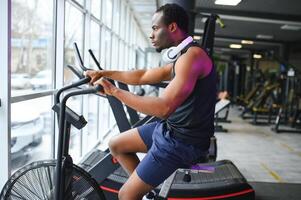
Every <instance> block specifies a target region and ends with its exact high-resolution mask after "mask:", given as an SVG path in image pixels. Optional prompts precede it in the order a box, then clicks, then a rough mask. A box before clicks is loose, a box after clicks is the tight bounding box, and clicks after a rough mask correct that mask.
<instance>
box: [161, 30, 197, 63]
mask: <svg viewBox="0 0 301 200" xmlns="http://www.w3.org/2000/svg"><path fill="white" fill-rule="evenodd" d="M192 41H193V39H192V37H191V36H188V37H187V38H186V39H185V40H183V41H182V42H181V43H180V44H179V45H178V46H176V47H170V48H168V49H167V50H166V51H165V52H164V53H163V55H162V59H163V61H164V62H166V63H171V62H174V61H175V60H177V58H178V57H179V56H180V55H181V53H180V52H181V51H182V50H183V49H184V48H185V47H186V46H187V45H188V44H190V43H191V42H192Z"/></svg>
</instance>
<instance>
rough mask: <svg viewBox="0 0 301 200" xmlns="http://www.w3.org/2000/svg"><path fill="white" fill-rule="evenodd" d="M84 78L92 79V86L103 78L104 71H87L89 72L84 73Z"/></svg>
mask: <svg viewBox="0 0 301 200" xmlns="http://www.w3.org/2000/svg"><path fill="white" fill-rule="evenodd" d="M84 76H86V77H90V78H91V81H90V84H91V85H93V84H94V82H96V81H97V80H99V79H100V78H101V77H103V70H99V71H96V70H87V71H85V72H84Z"/></svg>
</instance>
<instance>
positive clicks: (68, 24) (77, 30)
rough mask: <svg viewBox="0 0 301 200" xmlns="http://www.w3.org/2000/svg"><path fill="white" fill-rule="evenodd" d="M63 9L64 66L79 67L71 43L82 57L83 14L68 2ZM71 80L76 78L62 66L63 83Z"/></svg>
mask: <svg viewBox="0 0 301 200" xmlns="http://www.w3.org/2000/svg"><path fill="white" fill-rule="evenodd" d="M65 9H66V10H65V50H64V59H65V60H64V61H65V62H64V66H66V65H67V64H70V65H73V66H77V67H79V64H78V62H77V61H76V58H75V51H74V47H73V43H74V42H76V43H77V46H78V48H79V51H80V53H81V57H82V59H83V32H84V15H83V13H82V12H80V11H79V10H78V9H77V8H75V7H74V6H72V5H71V4H70V3H69V2H66V8H65ZM73 80H78V78H77V77H76V76H75V75H74V74H73V73H72V72H71V71H70V70H69V69H66V68H64V85H66V84H69V83H71V82H72V81H73Z"/></svg>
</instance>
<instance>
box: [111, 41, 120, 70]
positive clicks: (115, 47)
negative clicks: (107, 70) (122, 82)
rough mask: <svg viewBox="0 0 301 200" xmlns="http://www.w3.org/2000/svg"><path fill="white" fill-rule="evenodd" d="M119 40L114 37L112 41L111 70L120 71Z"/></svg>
mask: <svg viewBox="0 0 301 200" xmlns="http://www.w3.org/2000/svg"><path fill="white" fill-rule="evenodd" d="M118 59H119V56H118V38H117V37H116V36H113V40H112V68H111V69H115V70H116V69H118V67H117V66H118Z"/></svg>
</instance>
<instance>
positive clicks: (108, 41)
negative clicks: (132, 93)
mask: <svg viewBox="0 0 301 200" xmlns="http://www.w3.org/2000/svg"><path fill="white" fill-rule="evenodd" d="M110 61H111V32H110V31H108V30H106V31H105V65H104V69H111V62H110Z"/></svg>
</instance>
